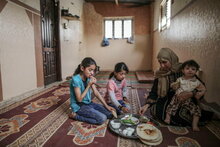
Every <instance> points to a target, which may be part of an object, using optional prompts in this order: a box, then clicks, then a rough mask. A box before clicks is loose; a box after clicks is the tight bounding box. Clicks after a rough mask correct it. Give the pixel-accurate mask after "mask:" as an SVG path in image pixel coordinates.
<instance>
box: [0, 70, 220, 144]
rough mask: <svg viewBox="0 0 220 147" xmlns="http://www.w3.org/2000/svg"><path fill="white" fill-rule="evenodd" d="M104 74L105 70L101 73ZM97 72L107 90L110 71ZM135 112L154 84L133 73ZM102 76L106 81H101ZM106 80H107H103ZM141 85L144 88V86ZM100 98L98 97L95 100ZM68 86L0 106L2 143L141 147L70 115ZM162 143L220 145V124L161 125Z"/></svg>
mask: <svg viewBox="0 0 220 147" xmlns="http://www.w3.org/2000/svg"><path fill="white" fill-rule="evenodd" d="M101 74H102V73H101ZM101 74H99V75H97V79H98V80H99V81H98V84H100V83H101V84H102V86H101V88H99V91H100V92H101V94H102V95H103V94H104V93H105V91H106V89H105V88H104V87H105V86H104V84H105V83H106V79H107V74H106V73H104V74H103V76H102V75H101ZM127 78H128V80H129V81H130V88H129V98H130V101H131V103H132V113H137V111H138V110H139V107H140V105H143V104H144V98H143V95H144V93H148V92H149V90H150V87H151V85H149V84H139V83H137V82H136V79H135V75H134V73H131V74H129V75H128V77H127ZM100 79H103V80H100ZM104 80H105V81H104ZM141 87H142V88H141ZM94 100H95V101H97V100H96V99H94ZM69 112H70V109H69V86H68V83H67V82H66V83H63V84H61V85H59V86H54V87H52V88H50V89H47V90H45V91H44V92H41V93H39V94H37V95H34V96H31V97H29V98H27V99H26V100H23V101H20V102H17V103H15V104H12V105H10V106H8V107H5V108H0V146H1V147H4V146H13V147H17V146H24V147H26V146H31V147H38V146H45V147H50V146H51V147H52V146H53V147H63V146H64V147H70V146H74V147H77V146H86V147H103V146H104V147H141V146H146V145H144V144H142V143H141V142H140V141H138V140H130V139H125V138H121V137H118V136H117V135H115V134H113V133H112V132H111V131H110V130H109V129H108V128H107V124H108V121H107V122H106V123H105V124H103V125H100V126H98V125H90V124H87V123H83V122H79V121H74V120H71V119H69V118H68V113H69ZM160 129H161V131H162V134H163V142H162V143H161V144H160V145H159V146H160V147H177V146H178V147H200V146H201V147H217V146H219V144H220V123H219V122H217V121H212V122H210V123H209V124H208V125H206V126H205V127H201V128H200V129H201V131H200V132H192V131H191V128H186V127H182V128H181V127H168V126H164V125H162V124H161V127H160Z"/></svg>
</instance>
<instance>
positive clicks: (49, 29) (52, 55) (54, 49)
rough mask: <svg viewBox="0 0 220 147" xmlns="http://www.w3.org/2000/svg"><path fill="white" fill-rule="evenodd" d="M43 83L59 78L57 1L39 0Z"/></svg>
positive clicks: (49, 82)
mask: <svg viewBox="0 0 220 147" xmlns="http://www.w3.org/2000/svg"><path fill="white" fill-rule="evenodd" d="M40 2H41V21H42V22H41V24H42V26H41V30H42V44H43V67H44V84H45V85H48V84H51V83H53V82H56V81H59V80H61V68H60V47H59V46H60V45H59V2H55V1H54V0H41V1H40Z"/></svg>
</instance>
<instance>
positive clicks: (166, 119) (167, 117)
mask: <svg viewBox="0 0 220 147" xmlns="http://www.w3.org/2000/svg"><path fill="white" fill-rule="evenodd" d="M164 122H165V123H166V124H170V115H169V114H166V118H165V120H164Z"/></svg>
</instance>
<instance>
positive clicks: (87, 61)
mask: <svg viewBox="0 0 220 147" xmlns="http://www.w3.org/2000/svg"><path fill="white" fill-rule="evenodd" d="M90 65H95V66H96V62H95V60H94V59H92V58H91V57H86V58H84V59H83V60H82V62H81V64H79V65H78V67H77V68H76V70H75V72H74V74H73V76H75V75H77V74H80V73H81V66H82V67H84V68H86V67H89V66H90Z"/></svg>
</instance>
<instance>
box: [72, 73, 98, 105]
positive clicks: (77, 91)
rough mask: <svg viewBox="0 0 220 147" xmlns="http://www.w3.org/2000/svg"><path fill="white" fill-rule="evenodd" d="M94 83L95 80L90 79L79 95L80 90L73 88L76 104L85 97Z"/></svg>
mask: <svg viewBox="0 0 220 147" xmlns="http://www.w3.org/2000/svg"><path fill="white" fill-rule="evenodd" d="M95 82H96V79H95V78H93V77H91V79H90V81H89V83H88V85H87V86H86V89H85V90H84V91H83V92H82V93H81V90H80V88H79V87H74V92H75V95H76V100H77V102H82V100H83V98H84V97H85V96H86V93H87V92H88V90H89V88H90V87H91V85H93V84H94V83H95Z"/></svg>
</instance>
